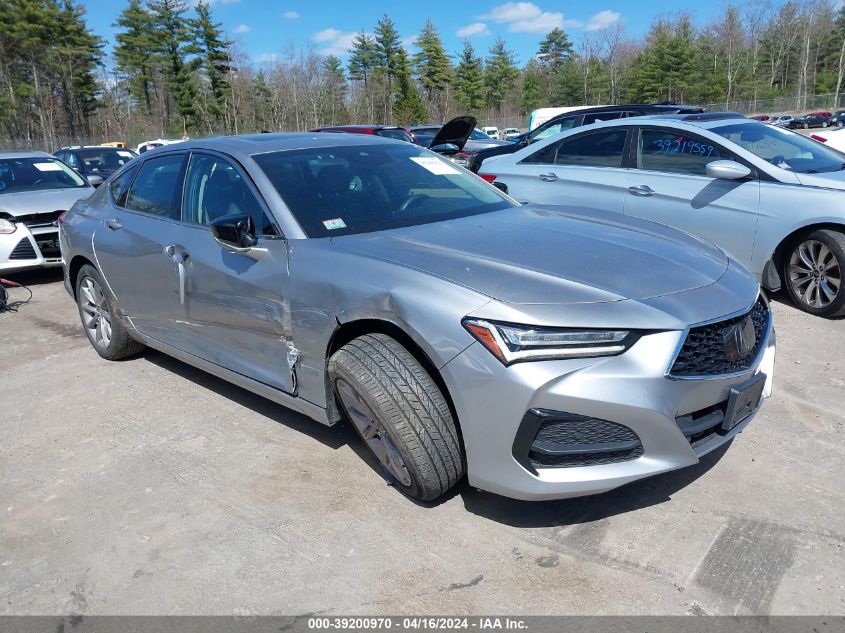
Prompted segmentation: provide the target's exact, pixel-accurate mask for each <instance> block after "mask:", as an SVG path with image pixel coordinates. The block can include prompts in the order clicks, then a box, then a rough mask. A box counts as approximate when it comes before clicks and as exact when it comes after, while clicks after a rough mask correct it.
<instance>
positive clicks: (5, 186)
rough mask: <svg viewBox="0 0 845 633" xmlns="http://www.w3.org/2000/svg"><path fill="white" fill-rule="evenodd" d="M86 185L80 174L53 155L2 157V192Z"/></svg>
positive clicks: (72, 187)
mask: <svg viewBox="0 0 845 633" xmlns="http://www.w3.org/2000/svg"><path fill="white" fill-rule="evenodd" d="M84 187H88V183H87V182H86V181H85V180H83V179H82V178H81V177H80V176H79V174H77V173H76V172H75V171H73V170H72V169H71V168H70V167H68V166H67V165H65V164H64V163H63V162H61V161H60V160H57V159H55V158H53V157H52V156H51V157H49V158H48V157H46V156H45V157H43V158H42V157H41V156H38V157H33V158H3V159H0V194H4V193H21V192H24V191H45V190H50V189H80V188H84Z"/></svg>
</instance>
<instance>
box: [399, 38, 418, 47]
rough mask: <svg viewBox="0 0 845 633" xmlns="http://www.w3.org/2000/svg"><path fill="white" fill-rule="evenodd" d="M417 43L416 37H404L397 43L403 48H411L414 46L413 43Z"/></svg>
mask: <svg viewBox="0 0 845 633" xmlns="http://www.w3.org/2000/svg"><path fill="white" fill-rule="evenodd" d="M416 41H417V36H416V35H404V36H403V37H400V38H399V43H400V44H401V45H402V46H403V47H404V48H411V47H412V46H416V44H415V42H416Z"/></svg>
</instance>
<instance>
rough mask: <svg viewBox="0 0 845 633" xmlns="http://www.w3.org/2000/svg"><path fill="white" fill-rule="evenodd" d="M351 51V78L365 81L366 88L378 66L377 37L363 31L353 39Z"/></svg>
mask: <svg viewBox="0 0 845 633" xmlns="http://www.w3.org/2000/svg"><path fill="white" fill-rule="evenodd" d="M350 53H351V54H350V56H349V78H350V79H352V80H353V81H363V82H364V88H365V89H366V88H367V85H368V82H369V79H370V77H371V76H372V73H373V70H375V68H376V66H378V53H377V52H376V41H375V39H374V38H373V36H372V35H367V34H366V33H364V31H361V32H360V33H358V34H357V35H356V36H355V39H354V40H352V50H351V51H350Z"/></svg>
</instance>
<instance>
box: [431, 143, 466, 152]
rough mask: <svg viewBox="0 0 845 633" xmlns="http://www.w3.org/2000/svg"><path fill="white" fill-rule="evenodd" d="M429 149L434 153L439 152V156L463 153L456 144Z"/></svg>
mask: <svg viewBox="0 0 845 633" xmlns="http://www.w3.org/2000/svg"><path fill="white" fill-rule="evenodd" d="M428 149H430V150H431V151H432V152H437V153H438V154H457V153H458V152H459V151H461V150H460V149H459V148H458V146H457V145H455V144H454V143H441V144H440V145H434V146H433V147H429V148H428Z"/></svg>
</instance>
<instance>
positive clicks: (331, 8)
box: [82, 0, 780, 64]
mask: <svg viewBox="0 0 845 633" xmlns="http://www.w3.org/2000/svg"><path fill="white" fill-rule="evenodd" d="M82 4H83V5H85V6H86V8H87V12H88V21H89V24H90V25H91V27H92V28H93V29H94V30H95V31H96V32H97V33H98V34H99V35H100V36H102V37H104V38H106V40H107V41H109V42H111V41H113V39H114V38H113V33H114V29H113V28H112V26H111V25H112V23H113V22H114V21H115V19H116V17H117V14H118V13H119V12H120V10H121V9H122V8H123V7H124V6H125V2H124V1H123V0H83V1H82ZM211 4H212V11H213V15H214V17H215V19H216V20H217V21H218V22H222V23H223V27H224V28H225V30H226V32H227V34H228V36H229V37H230V38H231V39H233V40H235V41H237V42H239V45H240V48H241V49H242V50H243V51H244V52H245V53H246V54H247V55H249V57H250V58H251V59H252V60H253V61H254V62H261V61H267V60H269V59H271V58H272V57H273V56H274V55H276V56H281V55H282V51H283V50H284V49H285V48H286V47H287V46H289V45H291V44H293V45H294V46H295V47H297V48H300V47H307V46H310V47H312V48H313V49H314V50H315V51H317V52H322V53H324V54H328V53H333V54H336V55H338V56H340V57H345V56H346V54H345V51H346V49H347V48H348V46H349V43H350V42H351V39H352V37H353V36H354V34H355V33H356V32H357V31H359V30H361V29H362V28H363V29H365V30H366V31H368V32H371V31H372V30H373V27H374V26H375V24H376V22H377V20H378V19H379V18H380V17H381V16H382V14H383V13H384V12H385V11H387V12H388V13H389V14H390V16H391V17H392V18H393V20H394V22H396V25H397V27H398V30H399V32H400V34H401V35H402V37H403V39H404V41H405V43H406V44H407V45H408V48H409V49H410V48H411V46H410V45H411V42H412V41H413V39H414V37H415V35H416V34H417V33H418V32H419V30H420V28H421V27H422V25H423V24H424V22H425V20H426V18H431V19H432V21H433V22H434V24H435V25H436V26H437V28H438V29H439V31H440V34H441V36H442V37H443V40H444V42H445V44H446V47H447V50H448V51H449V52H451V53H455V52H457V51H459V50H460V48H461V41H462V39H463V38H464V37H468V38H469V39H470V40H471V41H472V42H473V44H474V45H475V48H476V50H477V51H478V52H480V53H482V54H486V52H487V49H488V48H489V47H490V45H491V44H492V43H493V41H494V40H495V38H496V37H497V36H499V35H501V36H502V37H503V38H504V39H505V41H506V43H507V45H508V47H509V48H510V49H511V50H513V51H515V52H516V54H517V58H518V61H519V63H520V64H524V63H525V62H527V61H528V60H529V59H530V58H531V56H532V55H533V54H534V53H535V52H536V51H537V44H538V42H539V41H540V40H541V39H542V38H543V36H544V34H545V33H547V32H548V31H549V30H551V29H552V28H553V27H555V26H561V27H563V28H564V30H566V31H567V33H569V34H570V37H571V38H572V39H573V41H575V42H577V41H578V40H579V39H580V37H581V36H582V34H583V33H585V32H589V31H591V30H596V29H600V28H602V27H605V26H608V25H612V24H613V23H615V22H616V21H621V22H622V23H624V25H625V27H626V30H627V31H628V32H629V33H630V34H631V35H634V36H640V35H642V34H643V33H645V32H646V31H647V30H648V27H649V25H650V24H651V22H652V20H653V19H654V17H655V16H657V15H660V14H669V13H674V12H678V11H684V10H688V11H690V12H691V13H692V14H693V17H694V18H695V21H696V23H698V24H702V23H705V22H706V21H708V20H710V19H711V18H712V17H713V16H714V15H716V14H718V13H720V12H721V11H722V10H724V3H723V2H700V1H695V2H694V1H692V0H648V1H647V2H645V1H642V0H627V1H618V0H591V1H588V2H574V1H569V2H559V1H556V2H555V1H545V0H538V1H537V2H489V1H484V0H482V1H478V0H474V1H473V0H469V1H467V0H425V1H422V2H420V1H419V0H411V1H407V0H394V2H368V1H367V0H358V1H357V2H351V1H349V0H311V1H310V2H308V1H305V0H291V1H274V0H213V1H212V3H211ZM775 4H780V2H777V1H776V2H775Z"/></svg>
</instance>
